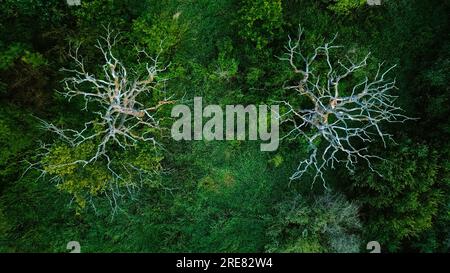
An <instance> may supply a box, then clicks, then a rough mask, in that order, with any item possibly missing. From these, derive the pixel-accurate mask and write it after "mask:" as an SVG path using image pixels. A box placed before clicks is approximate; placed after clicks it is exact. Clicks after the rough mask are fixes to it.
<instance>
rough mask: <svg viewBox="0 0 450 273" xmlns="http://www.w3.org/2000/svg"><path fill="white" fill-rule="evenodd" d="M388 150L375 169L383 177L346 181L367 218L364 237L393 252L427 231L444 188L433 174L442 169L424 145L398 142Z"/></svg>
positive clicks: (366, 175) (363, 174)
mask: <svg viewBox="0 0 450 273" xmlns="http://www.w3.org/2000/svg"><path fill="white" fill-rule="evenodd" d="M389 148H390V152H391V153H392V154H391V156H390V157H387V158H386V160H385V161H382V162H380V163H379V164H377V165H376V166H375V168H376V169H377V170H378V171H379V172H380V173H381V174H382V175H383V177H380V176H378V175H377V174H374V173H371V172H367V171H366V170H364V171H363V170H361V171H360V172H358V173H357V175H355V176H353V177H352V180H353V181H354V182H353V183H352V187H353V188H354V189H353V192H354V194H355V197H356V196H357V198H358V200H359V201H360V202H361V203H362V204H363V206H364V209H365V214H367V215H368V216H369V217H367V219H366V222H365V229H364V230H365V231H364V234H365V237H366V238H367V239H368V240H377V241H379V242H380V243H381V244H382V245H383V246H385V249H386V250H387V251H398V250H399V249H400V247H401V246H402V243H403V242H405V241H406V240H414V241H416V240H417V239H418V236H419V235H420V234H421V233H422V232H424V231H426V230H429V229H430V228H431V227H432V225H433V222H434V221H435V219H436V218H437V217H438V216H439V215H438V208H439V207H440V206H442V205H445V204H446V203H445V202H446V198H447V196H446V195H445V191H444V189H445V188H446V187H448V186H449V185H448V178H446V180H447V181H446V180H442V179H443V177H442V176H441V175H440V174H439V172H440V171H444V170H445V168H446V166H440V162H439V161H438V154H437V152H436V151H433V150H432V149H430V148H429V147H428V146H426V145H423V144H419V143H417V144H414V143H413V142H411V141H404V142H402V143H401V144H400V145H398V146H391V147H389Z"/></svg>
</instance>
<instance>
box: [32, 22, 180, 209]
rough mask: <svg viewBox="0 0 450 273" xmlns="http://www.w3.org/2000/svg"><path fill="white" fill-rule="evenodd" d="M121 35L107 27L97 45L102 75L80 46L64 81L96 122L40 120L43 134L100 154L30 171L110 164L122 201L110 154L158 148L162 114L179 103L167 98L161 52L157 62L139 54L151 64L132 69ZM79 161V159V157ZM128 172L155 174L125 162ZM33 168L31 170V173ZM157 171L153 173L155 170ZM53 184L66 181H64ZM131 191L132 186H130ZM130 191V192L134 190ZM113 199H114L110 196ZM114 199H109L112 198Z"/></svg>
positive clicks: (74, 51) (113, 192)
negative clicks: (121, 49)
mask: <svg viewBox="0 0 450 273" xmlns="http://www.w3.org/2000/svg"><path fill="white" fill-rule="evenodd" d="M118 37H119V33H113V32H112V31H111V30H110V29H109V27H108V28H105V36H103V37H101V38H100V39H99V40H98V41H97V45H96V47H97V48H98V50H99V53H101V56H102V58H103V59H104V64H103V65H102V73H101V75H99V76H97V75H95V74H93V73H90V72H89V71H88V70H87V68H86V64H85V62H84V59H83V58H82V57H81V56H80V54H79V49H80V46H79V45H78V46H76V47H74V48H71V50H70V53H69V56H70V58H71V59H72V60H73V62H74V64H75V68H73V69H62V71H64V72H66V73H68V74H69V75H70V76H69V77H67V78H65V79H64V80H63V84H64V90H63V91H62V92H60V93H61V94H62V95H63V96H64V97H66V98H67V99H68V100H69V101H70V100H72V99H73V98H75V97H80V98H82V99H83V100H84V108H83V110H86V111H87V110H88V106H89V107H90V108H91V109H90V110H91V113H92V114H93V118H92V119H91V120H90V121H88V122H86V123H85V124H84V126H83V127H82V128H81V129H79V130H76V129H62V128H58V127H57V126H55V125H54V124H52V123H49V122H47V121H45V120H42V119H39V120H40V123H41V126H42V127H43V129H45V130H48V131H51V132H53V133H56V134H57V135H58V136H59V137H60V139H61V140H62V141H64V142H65V143H67V144H68V145H70V146H71V147H78V146H80V145H82V144H83V143H86V142H88V141H91V142H94V143H96V144H95V145H96V149H95V150H96V151H95V153H94V154H93V155H92V156H89V157H88V158H84V159H77V160H73V161H71V162H65V163H62V164H57V165H52V166H42V162H38V163H29V168H28V169H36V170H39V171H40V172H41V175H45V174H46V173H47V171H46V169H47V170H48V169H49V168H63V167H67V166H68V165H74V164H80V165H81V166H82V167H84V166H86V165H88V164H90V163H94V162H96V161H98V160H99V159H104V160H105V162H106V165H107V168H108V169H109V171H110V172H111V174H112V177H113V180H114V181H115V182H114V183H110V186H111V187H112V188H111V195H112V197H111V198H110V200H113V201H114V202H116V196H117V195H118V191H117V190H114V187H116V188H117V187H118V186H117V185H118V183H117V181H118V180H120V179H122V177H121V174H120V173H119V172H117V171H116V170H115V169H114V168H113V167H112V165H113V164H112V159H111V157H110V155H109V153H108V151H109V149H110V148H111V147H112V146H115V147H118V148H122V149H127V148H129V147H135V145H136V144H137V143H138V142H150V143H153V144H154V145H158V142H157V141H156V139H155V137H154V133H155V131H157V130H161V127H160V118H158V117H157V115H156V113H157V111H158V110H159V109H160V107H161V106H163V105H166V104H171V103H174V101H173V100H171V98H170V97H167V96H166V92H165V81H166V79H164V78H161V77H160V73H161V72H163V71H165V70H166V69H167V66H161V63H160V61H159V56H160V54H161V51H162V48H161V50H160V52H159V53H158V54H157V55H156V57H151V56H150V55H149V54H147V53H146V52H145V51H144V50H138V55H140V56H144V57H145V58H148V59H149V60H151V62H150V63H141V62H140V59H139V58H138V61H139V64H140V65H143V67H145V69H143V70H144V71H145V72H144V73H143V72H140V73H139V72H138V71H135V70H131V69H127V68H126V67H125V65H124V63H122V62H121V61H120V60H119V59H118V58H117V57H116V55H115V53H114V48H115V46H116V44H117V42H118ZM155 97H163V99H161V100H159V101H158V102H157V103H153V104H150V102H151V101H152V98H155ZM51 148H52V147H51V145H48V144H42V145H41V152H40V154H39V156H40V157H41V158H44V157H45V156H47V155H49V154H50V152H51ZM75 158H76V157H75ZM116 165H120V168H121V170H122V171H125V172H128V173H129V172H135V173H137V176H138V177H140V176H142V175H144V174H149V173H148V172H149V171H147V170H143V169H141V168H138V167H136V166H133V165H131V164H129V163H123V162H120V163H119V164H116ZM28 169H27V170H28ZM150 172H151V171H150ZM53 179H56V180H61V179H62V178H61V177H54V178H53ZM125 184H126V185H127V186H128V185H132V184H131V183H125ZM128 190H129V191H130V189H128ZM105 194H106V195H107V196H108V194H107V193H105ZM108 197H109V196H108Z"/></svg>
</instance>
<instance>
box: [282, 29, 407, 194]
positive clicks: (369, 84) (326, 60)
mask: <svg viewBox="0 0 450 273" xmlns="http://www.w3.org/2000/svg"><path fill="white" fill-rule="evenodd" d="M302 35H303V29H301V28H300V29H299V33H298V37H297V39H295V40H292V39H291V38H290V37H289V42H288V45H287V46H286V50H287V52H286V53H285V54H284V55H283V56H282V57H281V58H280V59H281V60H284V61H287V62H288V63H289V65H290V67H291V68H292V69H293V71H294V72H295V74H296V75H299V76H300V80H299V81H298V82H296V83H295V84H294V85H289V86H285V87H284V88H285V89H286V90H288V92H289V93H290V94H295V95H297V96H299V97H303V98H306V99H307V101H308V102H309V105H311V107H308V108H307V109H300V108H299V107H298V106H295V105H294V104H293V103H291V102H289V101H281V102H280V103H282V104H283V105H285V106H286V107H287V111H286V112H285V113H284V114H283V115H282V116H281V119H282V122H291V123H292V124H293V128H292V129H291V130H290V131H289V132H288V133H287V135H286V136H284V137H285V138H286V137H293V138H296V137H304V138H305V139H306V141H307V143H308V150H309V155H308V158H306V159H304V160H303V161H301V162H300V164H299V165H298V167H297V169H296V171H295V172H294V173H293V174H292V176H291V177H290V179H291V181H292V180H294V179H299V178H301V177H302V176H303V175H304V174H305V173H306V172H307V171H308V170H313V172H314V178H313V183H314V182H315V181H316V180H317V179H318V178H320V179H321V180H322V181H323V184H324V186H325V187H326V184H325V179H324V171H325V170H326V169H327V168H329V167H331V168H332V169H334V168H335V167H336V164H338V163H343V164H344V165H345V166H346V168H347V169H348V170H349V171H350V172H353V171H354V168H355V164H356V163H357V162H358V160H363V161H365V162H366V163H367V164H368V166H369V168H370V169H371V170H372V171H374V172H376V170H375V169H374V168H373V166H372V160H374V159H382V158H381V157H379V156H377V155H371V154H370V153H369V152H368V147H367V144H368V143H370V142H372V141H374V140H375V139H377V138H379V139H381V140H382V141H383V143H384V145H385V146H386V141H388V140H392V135H391V134H388V133H386V132H383V131H382V129H381V125H382V123H384V122H390V123H392V122H405V121H406V120H409V119H411V118H409V117H407V116H405V115H404V114H402V109H401V108H400V107H397V106H395V105H394V102H395V100H396V99H397V96H394V95H392V94H391V91H392V90H394V89H396V86H395V80H390V79H388V78H387V75H388V73H389V72H390V71H391V70H392V69H393V68H394V67H395V66H392V67H389V68H387V69H385V70H383V64H379V65H378V70H377V72H376V73H374V74H375V75H373V76H372V77H369V76H365V78H364V79H363V80H361V81H358V82H354V80H355V78H356V77H355V73H356V72H358V73H360V72H364V74H366V75H367V73H365V71H364V69H365V67H366V66H367V60H368V58H369V54H370V53H369V54H368V55H367V56H365V58H363V59H362V60H361V61H358V62H354V61H352V60H351V58H350V57H348V56H346V58H345V59H346V60H345V61H343V60H336V59H333V58H332V56H331V53H332V51H333V50H336V49H338V48H341V46H335V45H333V42H334V40H335V39H336V36H335V37H334V38H333V39H332V40H331V41H330V42H329V43H325V44H324V45H322V46H319V47H316V48H315V49H314V51H313V53H312V54H310V55H305V54H304V53H303V52H302V49H301V46H302ZM321 64H322V65H321ZM344 82H345V83H346V85H345V86H344V84H343V83H344ZM318 143H320V144H318Z"/></svg>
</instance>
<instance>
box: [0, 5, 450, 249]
mask: <svg viewBox="0 0 450 273" xmlns="http://www.w3.org/2000/svg"><path fill="white" fill-rule="evenodd" d="M449 10H450V2H449V1H447V0H426V1H424V0H384V1H382V5H380V6H369V5H367V3H366V1H363V0H286V1H285V0H283V1H282V0H220V1H212V0H184V1H181V0H92V1H88V0H81V5H79V6H77V5H75V6H69V5H68V4H67V3H66V1H63V0H0V71H1V73H0V104H1V106H0V144H1V150H0V251H1V252H67V251H68V250H67V249H66V245H67V242H69V241H79V242H80V244H81V248H82V252H368V250H366V244H367V242H369V241H378V242H379V243H380V244H381V249H382V251H384V252H448V251H449V248H450V229H449V228H450V225H449V220H450V199H449V196H450V195H449V185H450V164H449V158H450V143H449V139H450V138H449V135H450V120H449V116H450V107H449V103H450V92H449V84H448V82H449V81H450V79H449V75H450V73H449V72H450V71H449V69H450V43H449V33H450V32H449V25H450V24H449V22H448V12H449ZM299 25H301V27H302V28H303V29H304V30H305V32H304V47H305V50H306V51H309V52H311V50H313V49H314V48H315V47H316V46H318V45H320V44H322V43H323V42H324V41H329V40H331V39H332V38H333V37H334V35H335V34H338V35H337V37H336V40H335V42H334V43H335V44H337V45H343V46H345V49H343V50H344V52H343V53H338V54H343V55H342V56H344V55H345V54H346V52H347V53H348V52H350V53H349V54H353V55H355V56H356V57H358V58H361V57H364V56H366V55H367V54H368V53H369V52H370V53H371V54H370V56H369V59H368V63H370V65H368V66H367V67H365V68H364V72H367V73H374V72H376V68H377V67H376V64H378V63H382V62H384V63H385V64H387V65H388V66H392V65H397V66H396V68H395V69H393V71H392V72H390V73H391V75H392V76H391V77H392V78H396V86H397V87H398V89H395V90H394V92H395V95H397V96H399V98H398V100H397V101H396V102H395V103H396V105H398V106H399V107H401V108H402V109H404V110H405V115H407V116H409V117H412V118H417V119H414V120H408V121H406V122H404V123H386V124H382V126H383V129H384V130H385V131H386V132H388V133H389V134H392V135H393V139H395V142H394V141H388V142H387V143H386V147H385V146H384V145H383V142H382V141H373V142H371V143H370V144H369V149H370V151H371V153H373V154H376V155H378V156H380V157H382V158H383V159H384V160H378V161H374V163H373V167H374V169H376V170H377V171H378V172H379V173H381V174H382V176H380V175H378V174H377V173H376V172H373V171H372V170H370V169H369V168H368V166H367V164H366V163H365V162H364V161H358V163H357V164H356V169H355V171H354V172H353V173H351V172H349V171H348V170H347V169H346V168H345V166H342V165H339V164H338V165H336V166H335V168H334V169H332V168H328V169H327V170H326V172H325V181H326V187H324V186H323V185H322V183H314V184H313V183H312V177H313V176H314V174H313V173H307V174H305V175H304V176H302V177H301V178H300V179H296V180H290V179H289V178H290V177H291V175H292V173H293V172H294V171H295V169H296V168H297V165H298V163H299V162H300V161H301V160H303V159H304V158H305V157H306V156H307V154H308V145H306V144H305V141H304V139H302V138H294V139H285V140H282V141H281V143H280V147H279V149H278V150H277V151H274V152H261V151H260V149H259V141H238V140H235V141H175V140H173V139H172V138H171V137H170V126H171V124H172V122H173V120H172V119H171V118H170V113H171V107H172V106H173V105H172V104H167V105H163V106H162V107H161V108H160V109H159V110H158V113H157V114H158V116H159V117H160V118H161V119H160V120H161V122H160V126H161V128H162V129H161V130H153V131H151V132H149V133H151V134H152V135H154V136H155V138H157V139H158V141H159V143H160V145H156V146H155V145H153V144H152V143H148V142H146V141H140V142H137V143H136V144H135V145H133V146H132V147H126V148H125V149H123V148H122V147H119V146H118V145H115V146H114V145H111V146H109V147H108V149H109V151H110V153H111V155H110V156H111V158H114V160H115V162H116V164H117V166H123V168H122V167H121V168H118V171H117V172H120V175H121V177H123V179H122V180H121V182H115V183H114V184H112V182H111V181H112V177H111V173H110V172H109V171H108V169H107V167H106V165H107V164H106V162H105V159H99V160H96V161H93V162H92V163H90V164H88V165H86V166H84V165H83V164H78V165H68V166H66V167H63V168H52V167H51V166H52V165H51V164H50V163H52V162H53V163H55V162H57V163H64V162H67V161H70V160H73V159H78V158H82V157H85V156H90V155H92V153H93V151H94V150H95V145H96V141H98V139H96V138H93V139H91V140H89V141H88V142H85V143H84V144H83V145H79V146H73V145H72V146H71V145H68V144H67V143H66V142H64V141H62V140H61V138H60V137H58V135H57V134H55V133H54V132H50V131H49V130H46V129H45V128H43V127H45V126H43V122H44V124H47V125H49V124H54V125H55V126H58V127H60V128H78V129H81V128H83V124H85V122H87V121H89V120H92V119H95V116H93V111H95V107H94V108H89V107H88V108H87V110H83V108H84V103H85V102H84V101H83V99H82V98H79V97H76V98H73V99H71V100H68V99H67V97H64V96H63V95H62V93H61V91H62V90H63V88H64V79H67V77H69V74H70V73H69V72H70V69H73V67H74V65H75V62H74V59H73V58H71V57H70V56H71V55H70V52H71V50H73V49H74V47H76V45H80V44H81V45H80V47H79V53H80V55H82V56H83V61H84V65H85V66H86V69H87V70H89V71H90V72H91V73H93V74H96V75H100V74H101V72H102V69H103V67H102V65H103V64H104V59H103V56H102V54H101V52H100V51H99V49H98V48H97V47H95V45H96V44H97V40H99V39H100V37H102V36H104V35H105V33H107V29H109V30H111V31H113V32H114V33H119V37H120V39H119V40H118V41H117V44H116V45H115V47H114V53H115V55H116V56H119V57H120V59H121V60H122V62H123V63H124V65H126V66H127V67H128V68H129V71H141V70H142V69H145V67H143V66H142V64H141V62H140V61H142V59H144V58H145V56H143V55H142V54H141V53H142V52H141V51H139V50H137V48H139V49H143V50H145V52H147V53H148V55H149V56H157V55H158V54H159V55H158V56H159V62H161V64H166V65H168V64H170V65H169V66H168V67H167V69H166V70H165V71H162V72H161V73H160V74H158V76H159V75H161V76H160V77H161V79H165V80H166V81H162V82H164V86H162V87H161V88H160V89H159V90H160V92H154V93H152V94H150V95H149V96H148V97H146V98H145V101H148V102H154V103H156V102H158V101H160V100H161V97H162V96H165V95H166V94H170V95H171V98H172V99H173V100H175V101H178V102H176V103H185V104H189V103H190V102H192V99H193V98H194V97H195V96H201V97H203V101H204V103H205V104H218V105H227V104H233V105H235V104H243V105H248V104H255V105H258V104H268V105H271V104H273V102H274V101H279V100H287V99H288V100H290V101H292V102H293V103H296V104H298V105H300V106H301V105H302V104H305V103H306V102H305V101H302V100H300V99H298V98H296V97H295V96H292V94H289V93H288V91H287V90H286V89H285V88H283V87H284V86H285V83H286V82H295V76H296V75H294V73H292V69H291V67H290V66H289V64H288V63H286V62H283V61H282V60H280V58H278V57H279V56H281V55H282V54H283V53H284V52H285V46H286V43H287V42H288V37H289V36H291V37H295V35H296V34H297V32H298V28H299ZM74 45H75V46H74ZM145 55H146V54H145ZM373 64H375V65H373ZM62 68H67V69H66V70H63V69H62ZM161 90H163V91H164V92H162V91H161ZM163 93H164V94H163ZM47 129H48V128H47ZM97 129H98V128H97ZM97 129H96V128H94V129H92V130H97ZM98 130H100V129H98ZM288 130H289V125H286V124H282V125H281V128H280V131H281V132H280V134H281V135H283V134H284V133H286V132H287V131H288ZM42 143H45V145H46V146H45V147H47V148H46V149H48V150H47V153H44V154H43V153H42V152H41V150H42V147H43V146H42ZM355 145H358V144H355ZM130 162H131V163H133V164H134V166H140V168H142V169H143V170H145V171H141V172H133V171H130V170H129V168H126V167H125V166H127V165H126V164H129V163H130ZM36 166H41V167H42V169H41V170H39V168H38V167H36ZM30 167H31V168H30ZM34 167H36V168H34ZM136 181H138V182H136ZM130 185H131V186H130ZM130 188H131V189H130ZM112 197H114V198H112Z"/></svg>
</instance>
